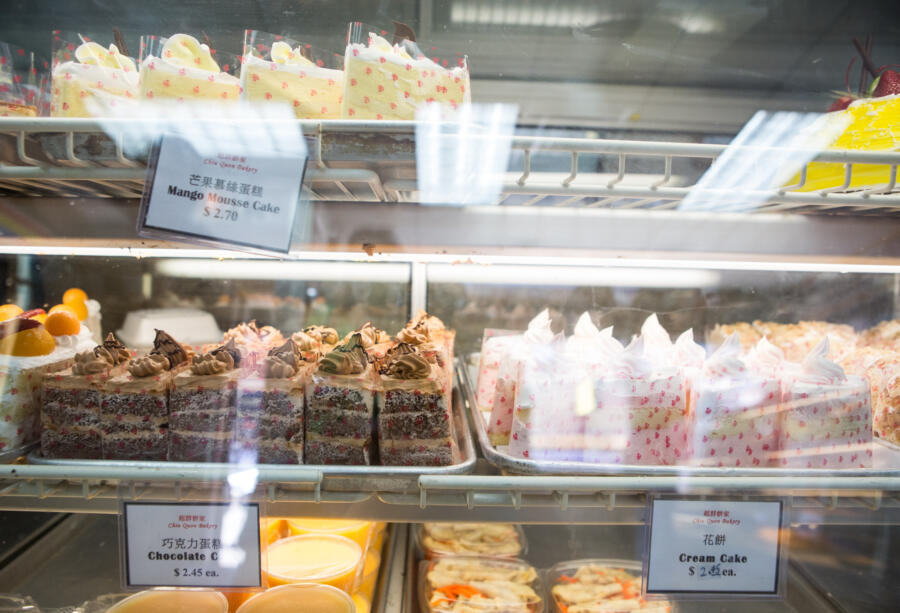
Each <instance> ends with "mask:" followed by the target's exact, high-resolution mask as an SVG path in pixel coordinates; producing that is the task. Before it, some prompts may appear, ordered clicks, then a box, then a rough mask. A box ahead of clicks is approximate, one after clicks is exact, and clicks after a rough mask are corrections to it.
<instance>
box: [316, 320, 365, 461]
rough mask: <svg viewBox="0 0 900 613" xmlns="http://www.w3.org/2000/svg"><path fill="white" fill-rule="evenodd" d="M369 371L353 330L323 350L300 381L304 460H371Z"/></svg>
mask: <svg viewBox="0 0 900 613" xmlns="http://www.w3.org/2000/svg"><path fill="white" fill-rule="evenodd" d="M374 376H375V373H374V369H373V367H372V365H371V364H370V363H369V358H368V355H367V354H366V350H365V349H364V348H363V340H362V335H361V334H359V333H356V334H353V335H351V337H350V338H349V339H348V340H347V341H346V342H345V343H342V344H341V345H338V346H337V347H335V348H334V349H333V350H331V351H329V352H328V353H326V354H325V356H324V357H323V358H322V359H321V360H320V362H319V365H318V369H317V370H316V371H315V373H313V375H312V377H311V380H310V381H309V383H307V384H306V463H307V464H371V463H372V460H373V452H374V445H373V432H374V419H375V406H376V405H375V377H374Z"/></svg>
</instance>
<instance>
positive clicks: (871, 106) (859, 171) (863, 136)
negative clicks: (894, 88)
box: [788, 95, 900, 192]
mask: <svg viewBox="0 0 900 613" xmlns="http://www.w3.org/2000/svg"><path fill="white" fill-rule="evenodd" d="M826 119H827V121H828V122H829V123H830V124H837V125H841V127H843V126H844V125H845V126H846V127H843V131H841V132H840V135H839V136H838V137H837V138H836V139H835V140H834V141H833V142H832V143H831V144H830V145H828V147H827V149H829V150H845V149H847V150H851V151H898V150H900V130H898V129H897V126H900V95H895V96H883V97H880V98H863V99H861V100H857V101H856V102H853V103H852V104H851V105H850V106H849V107H847V108H846V109H845V110H843V111H835V112H833V113H829V114H828V115H827V116H826ZM842 124H843V125H842ZM890 170H891V169H890V166H887V165H884V164H854V165H853V176H852V178H851V180H850V185H849V187H847V190H848V191H851V190H854V189H864V188H870V187H877V186H879V185H885V184H887V183H888V181H890ZM844 180H845V169H844V165H843V164H825V163H822V162H812V163H810V164H809V167H808V170H807V174H806V183H805V184H804V185H803V187H801V188H799V189H798V190H797V191H801V192H810V191H816V190H820V189H826V188H830V187H838V186H841V185H843V184H844ZM799 182H800V175H799V174H797V175H795V176H794V177H793V178H792V179H791V181H790V182H789V183H788V185H796V184H797V183H799Z"/></svg>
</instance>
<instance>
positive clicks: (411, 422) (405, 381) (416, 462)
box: [377, 343, 458, 466]
mask: <svg viewBox="0 0 900 613" xmlns="http://www.w3.org/2000/svg"><path fill="white" fill-rule="evenodd" d="M379 374H380V377H379V379H378V387H379V392H378V403H377V404H378V407H379V414H378V450H379V454H380V460H381V464H383V465H394V466H397V465H399V466H449V465H450V464H453V463H454V462H455V461H456V458H457V456H458V450H457V448H456V442H455V440H456V437H455V429H454V424H453V415H452V411H451V404H450V402H451V400H450V394H451V388H450V381H449V380H448V379H447V377H445V376H444V372H443V369H442V368H441V367H440V366H438V365H437V364H436V363H434V364H433V363H431V362H429V361H428V360H427V359H426V358H425V357H423V356H422V355H421V354H419V353H418V352H417V351H416V349H415V348H414V347H412V346H411V345H408V344H406V343H398V344H397V345H396V346H395V347H393V348H392V349H390V350H388V352H387V355H386V356H385V358H384V360H383V361H382V363H381V367H380V369H379Z"/></svg>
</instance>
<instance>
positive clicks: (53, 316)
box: [44, 310, 81, 336]
mask: <svg viewBox="0 0 900 613" xmlns="http://www.w3.org/2000/svg"><path fill="white" fill-rule="evenodd" d="M44 327H45V328H46V329H47V332H49V333H50V334H52V335H53V336H66V335H69V334H78V333H79V332H80V331H81V322H80V321H78V317H77V316H76V315H75V314H74V313H70V312H69V311H65V310H59V311H57V312H55V313H50V314H49V315H48V316H47V321H46V322H44Z"/></svg>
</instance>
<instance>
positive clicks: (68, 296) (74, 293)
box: [62, 287, 88, 304]
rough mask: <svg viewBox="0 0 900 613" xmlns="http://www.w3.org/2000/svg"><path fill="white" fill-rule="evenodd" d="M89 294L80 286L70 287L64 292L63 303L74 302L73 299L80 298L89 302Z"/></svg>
mask: <svg viewBox="0 0 900 613" xmlns="http://www.w3.org/2000/svg"><path fill="white" fill-rule="evenodd" d="M87 299H88V297H87V294H86V293H85V292H84V290H83V289H81V288H80V287H70V288H69V289H67V290H66V291H65V293H63V299H62V301H63V304H65V303H67V302H72V301H73V300H80V301H81V302H87Z"/></svg>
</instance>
